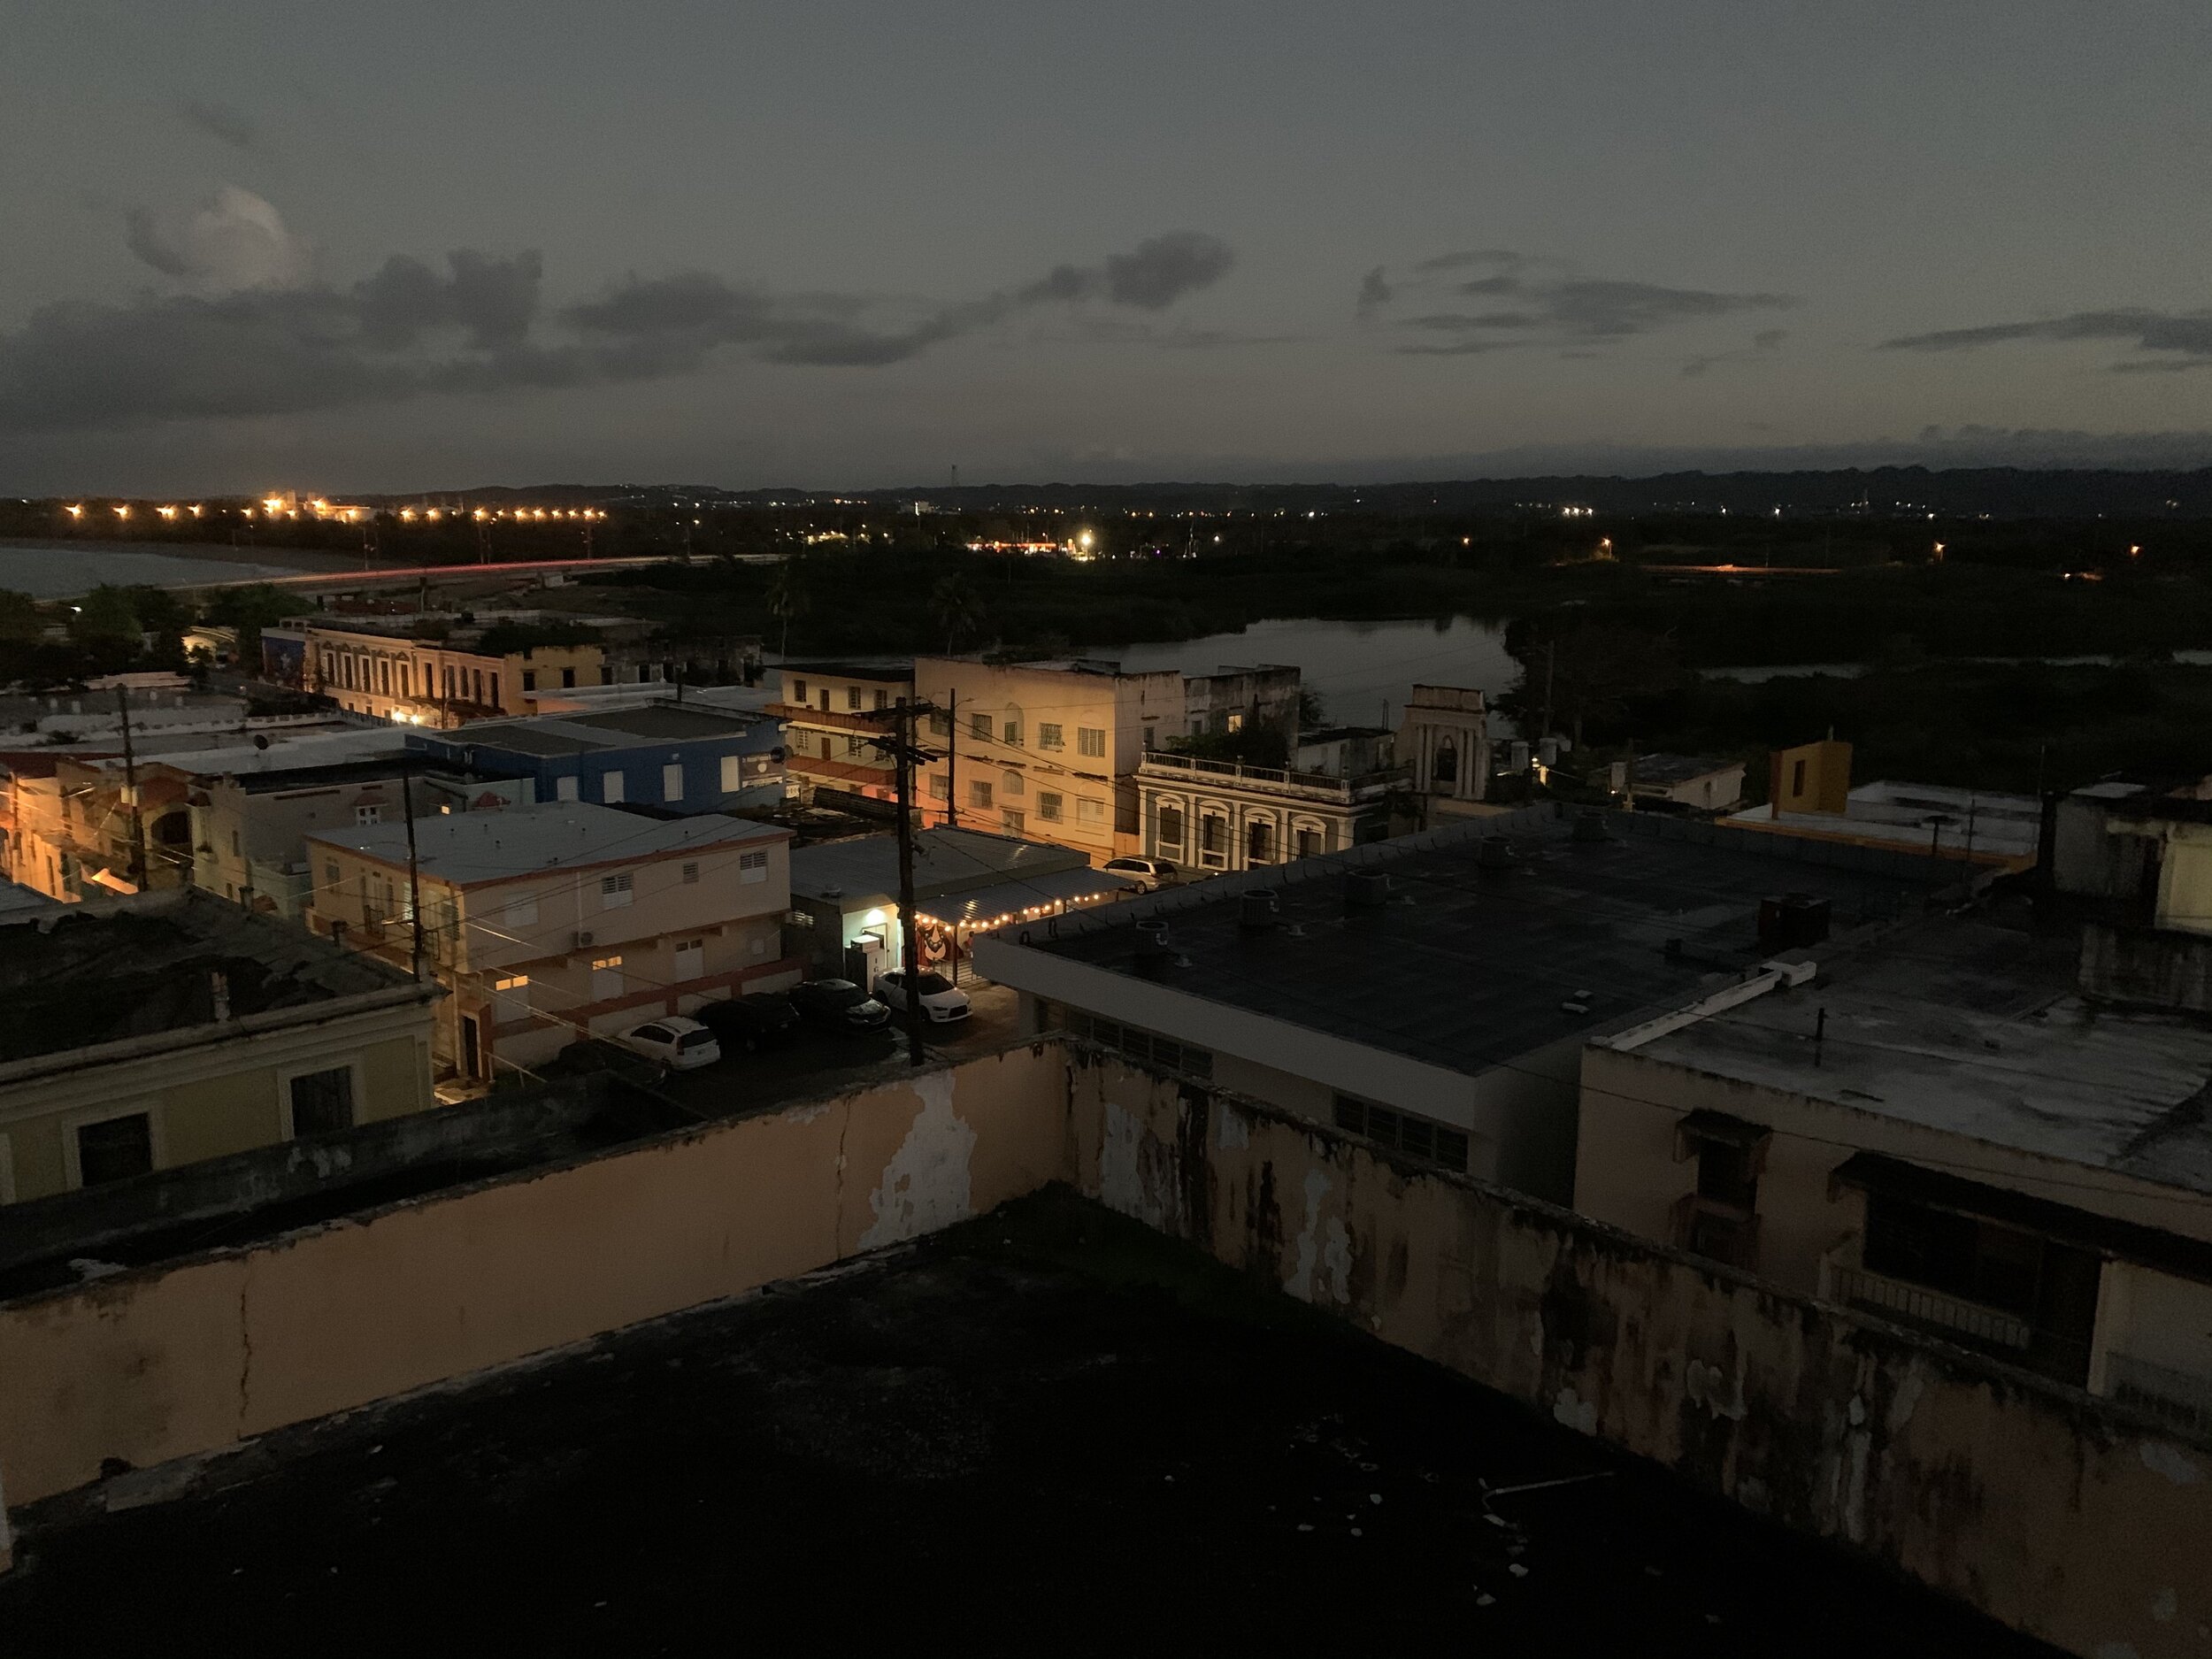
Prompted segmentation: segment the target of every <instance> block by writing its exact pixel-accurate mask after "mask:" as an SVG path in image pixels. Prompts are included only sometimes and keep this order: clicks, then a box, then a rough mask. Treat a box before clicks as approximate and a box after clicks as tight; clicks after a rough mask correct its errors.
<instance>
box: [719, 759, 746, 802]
mask: <svg viewBox="0 0 2212 1659" xmlns="http://www.w3.org/2000/svg"><path fill="white" fill-rule="evenodd" d="M743 787H745V757H743V756H741V755H725V756H723V757H722V793H723V794H724V795H735V794H736V793H737V792H738V791H739V790H740V789H742V788H743Z"/></svg>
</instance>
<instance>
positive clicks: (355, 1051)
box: [0, 892, 438, 1202]
mask: <svg viewBox="0 0 2212 1659" xmlns="http://www.w3.org/2000/svg"><path fill="white" fill-rule="evenodd" d="M0 992H4V1002H5V1004H6V1010H7V1011H6V1013H5V1015H4V1016H0V1202H14V1201H17V1200H19V1199H30V1198H40V1197H46V1196H49V1195H50V1194H57V1193H65V1192H70V1191H73V1190H75V1189H77V1188H79V1187H90V1186H97V1185H100V1184H102V1183H104V1182H107V1181H114V1180H124V1179H130V1178H131V1177H133V1176H137V1175H144V1174H150V1173H151V1172H152V1171H156V1170H164V1169H171V1168H173V1167H175V1166H176V1165H178V1164H189V1163H195V1162H196V1161H198V1160H200V1159H203V1158H213V1157H222V1156H227V1155H228V1154H230V1153H234V1152H242V1151H246V1150H249V1149H250V1148H254V1147H259V1146H268V1145H272V1144H274V1143H277V1142H280V1141H290V1140H295V1139H298V1138H301V1137H303V1136H308V1135H314V1134H319V1133H330V1132H334V1131H337V1130H342V1129H346V1128H350V1127H352V1126H353V1125H356V1124H360V1123H369V1122H373V1121H376V1120H378V1119H380V1118H393V1117H397V1116H400V1115H401V1114H403V1113H406V1112H414V1111H422V1110H426V1109H428V1108H430V1107H432V1106H434V1105H435V1104H436V1103H437V1102H436V1101H435V1099H434V1096H433V1094H432V1092H431V1085H430V1060H429V1056H430V1030H431V1023H432V1005H433V1004H434V1002H435V1001H436V998H437V995H438V992H437V989H436V987H434V986H430V985H426V984H419V983H418V982H416V981H415V980H414V979H412V978H411V977H410V976H409V975H407V974H405V973H403V972H396V971H394V970H393V969H391V968H388V967H387V966H385V965H384V964H380V963H376V962H372V961H369V960H367V959H365V958H364V957H362V956H358V955H356V954H354V953H351V952H349V951H345V950H342V949H337V948H335V947H334V946H332V945H330V944H327V943H325V942H322V941H315V940H311V939H307V938H305V937H303V935H302V934H301V933H299V931H298V930H297V929H296V928H294V927H292V926H288V925H286V924H284V923H282V922H279V921H277V920H275V919H273V918H265V917H260V916H255V915H253V914H251V913H250V912H248V911H245V910H241V909H239V908H238V907H237V906H235V905H230V904H226V903H224V902H221V901H220V900H217V899H213V898H211V897H209V896H208V895H204V894H199V893H193V892H176V893H165V894H150V895H142V896H140V897H135V898H126V899H116V898H107V899H96V900H94V901H92V902H87V903H84V904H81V905H79V906H75V907H73V908H72V909H71V910H68V911H66V912H65V913H64V914H63V915H62V916H61V917H60V918H59V919H55V918H52V917H51V916H48V917H46V918H37V917H31V918H26V919H22V920H9V919H4V918H0Z"/></svg>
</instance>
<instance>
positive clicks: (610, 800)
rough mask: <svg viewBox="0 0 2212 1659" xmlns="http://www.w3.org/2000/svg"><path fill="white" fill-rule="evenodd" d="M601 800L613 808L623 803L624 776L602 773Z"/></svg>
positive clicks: (600, 782) (616, 773)
mask: <svg viewBox="0 0 2212 1659" xmlns="http://www.w3.org/2000/svg"><path fill="white" fill-rule="evenodd" d="M599 798H600V799H601V800H602V801H604V802H605V803H607V804H608V805H609V806H613V805H615V804H617V803H619V802H620V801H621V799H622V774H621V773H620V772H602V773H600V775H599Z"/></svg>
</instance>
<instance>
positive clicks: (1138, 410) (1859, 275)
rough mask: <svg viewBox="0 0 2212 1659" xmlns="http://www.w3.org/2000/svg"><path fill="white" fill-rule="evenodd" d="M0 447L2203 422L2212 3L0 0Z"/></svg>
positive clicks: (1505, 442)
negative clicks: (334, 1) (2, 11)
mask: <svg viewBox="0 0 2212 1659" xmlns="http://www.w3.org/2000/svg"><path fill="white" fill-rule="evenodd" d="M7 15H8V21H7V25H6V27H4V28H0V248H4V250H5V253H4V257H0V489H4V490H7V491H9V492H11V493H16V494H31V495H44V494H50V493H68V492H76V491H85V492H96V491H98V492H112V493H127V494H162V493H168V492H186V491H196V492H206V493H215V492H219V491H226V490H242V491H244V490H250V491H259V490H262V489H266V488H300V489H302V490H313V491H315V492H319V493H332V492H338V491H377V490H391V491H396V490H411V489H424V490H434V489H457V488H465V487H468V486H472V485H478V484H490V483H511V484H530V483H539V482H546V481H553V480H576V481H594V482H598V481H612V480H633V481H683V482H696V483H706V484H716V485H722V486H726V487H730V488H757V487H764V486H797V487H802V488H840V487H843V488H888V487H903V486H916V487H927V486H932V485H941V484H942V483H944V482H946V481H948V480H950V478H951V477H952V476H953V469H955V468H957V469H958V477H959V479H960V481H962V482H963V483H969V484H983V483H989V482H994V481H1008V482H1012V481H1054V480H1059V481H1100V482H1130V481H1139V480H1167V479H1205V480H1236V481H1261V480H1329V479H1338V480H1347V481H1363V480H1383V479H1405V478H1441V477H1450V476H1455V475H1458V476H1472V475H1500V474H1508V473H1512V472H1535V471H1552V470H1574V469H1590V470H1597V471H1605V472H1636V471H1656V470H1660V469H1662V468H1663V467H1669V466H1674V465H1710V466H1725V465H1786V466H1794V465H1855V464H1866V463H1875V462H1889V461H1921V462H1925V463H1928V464H1931V465H1947V464H1959V465H1967V464H1984V463H1987V462H1991V461H2016V462H2019V463H2022V464H2036V463H2054V462H2055V463H2071V464H2089V465H2177V464H2182V465H2200V464H2204V463H2207V462H2212V373H2197V372H2196V371H2198V370H2200V369H2208V368H2212V295H2208V293H2207V284H2208V271H2207V262H2206V258H2205V254H2206V250H2207V247H2208V237H2207V232H2208V228H2212V226H2208V214H2212V197H2208V186H2212V179H2208V173H2207V167H2206V161H2207V157H2208V156H2212V96H2208V93H2212V78H2208V68H2212V8H2208V7H2206V6H2204V5H2203V4H2201V0H2195V3H2193V4H2165V3H2163V0H2146V3H2143V4H2131V0H2116V3H2115V4H2108V5H2104V6H2096V7H2090V6H2083V5H2081V4H2078V0H2064V3H2059V0H2004V3H2003V4H1999V3H1998V0H1915V3H1913V4H1855V3H1854V0H1829V3H1828V4H1799V3H1797V0H1759V3H1755V0H1744V3H1743V4H1719V3H1717V0H1671V4H1666V5H1663V6H1661V5H1653V4H1648V0H1546V4H1540V5H1530V4H1526V3H1525V0H1519V3H1517V4H1490V3H1488V0H1459V3H1458V4H1393V3H1391V0H1365V4H1359V5H1351V4H1342V3H1341V0H1339V3H1338V4H1308V3H1307V0H1264V4H1246V3H1244V0H1181V3H1180V4H1113V3H1112V0H1106V3H1103V4H1100V3H1097V0H1094V4H1087V5H1070V4H1058V3H1057V0H1028V3H1027V4H988V3H986V0H941V3H938V4H932V3H930V0H899V3H895V4H894V3H892V0H808V3H807V4H779V5H757V4H742V3H741V0H712V3H711V4H708V3H703V0H702V3H695V0H625V4H619V5H617V4H581V3H580V0H531V3H530V4H502V3H500V0H442V3H441V4H418V3H417V0H379V3H378V4H374V5H331V4H251V3H250V0H194V4H191V5H188V6H184V5H173V6H152V5H148V4H143V0H136V3H133V4H124V3H119V0H12V4H11V5H10V6H9V8H8V14H7Z"/></svg>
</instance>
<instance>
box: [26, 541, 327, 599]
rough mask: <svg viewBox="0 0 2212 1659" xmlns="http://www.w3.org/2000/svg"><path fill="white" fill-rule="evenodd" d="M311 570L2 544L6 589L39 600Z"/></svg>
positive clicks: (118, 551)
mask: <svg viewBox="0 0 2212 1659" xmlns="http://www.w3.org/2000/svg"><path fill="white" fill-rule="evenodd" d="M303 568H305V566H303V565H278V564H270V563H267V562H265V561H248V560H242V559H227V558H199V557H194V556H192V555H191V554H188V553H157V552H151V551H148V550H146V549H139V548H87V547H19V546H10V545H4V544H0V588H9V589H12V591H14V592H16V593H19V594H28V595H31V597H33V598H34V599H73V598H74V597H76V596H77V595H79V594H84V593H89V592H91V591H92V589H94V588H97V587H98V586H100V584H101V583H103V582H113V583H114V584H116V585H117V586H118V587H123V586H134V585H140V584H142V585H144V586H147V587H150V588H194V587H198V586H200V585H201V584H203V583H205V582H236V581H259V580H264V579H265V578H267V577H271V576H296V575H297V574H299V572H301V570H302V569H303Z"/></svg>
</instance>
